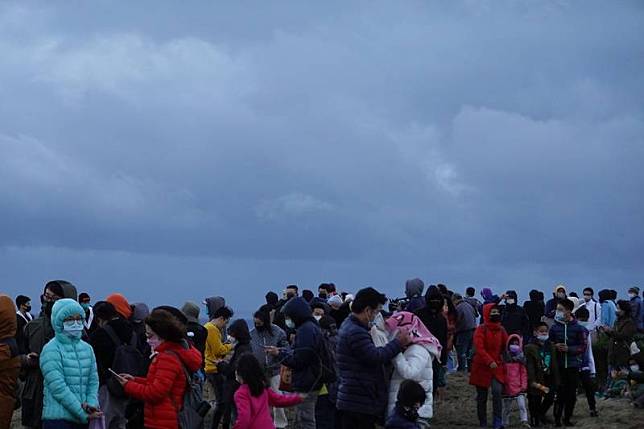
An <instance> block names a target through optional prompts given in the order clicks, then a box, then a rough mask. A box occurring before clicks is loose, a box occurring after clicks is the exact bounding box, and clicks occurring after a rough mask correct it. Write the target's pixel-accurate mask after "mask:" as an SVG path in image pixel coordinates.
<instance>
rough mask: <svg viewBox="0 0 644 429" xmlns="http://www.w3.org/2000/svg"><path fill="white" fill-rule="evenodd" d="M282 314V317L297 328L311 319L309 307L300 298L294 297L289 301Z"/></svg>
mask: <svg viewBox="0 0 644 429" xmlns="http://www.w3.org/2000/svg"><path fill="white" fill-rule="evenodd" d="M282 313H283V314H284V316H286V317H289V318H290V319H291V320H293V322H294V323H295V326H296V327H299V326H300V325H301V324H302V323H304V322H306V321H307V320H311V319H313V316H312V315H311V307H310V306H309V303H308V302H306V301H305V300H304V298H302V297H296V298H292V299H291V300H289V301H288V302H287V303H286V304H285V305H284V307H283V308H282ZM313 320H315V319H313Z"/></svg>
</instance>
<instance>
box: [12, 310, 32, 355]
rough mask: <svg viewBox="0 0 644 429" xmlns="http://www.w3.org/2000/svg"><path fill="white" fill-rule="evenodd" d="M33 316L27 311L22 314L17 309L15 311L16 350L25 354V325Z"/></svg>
mask: <svg viewBox="0 0 644 429" xmlns="http://www.w3.org/2000/svg"><path fill="white" fill-rule="evenodd" d="M33 319H34V318H33V316H32V315H31V314H29V313H27V315H26V316H23V315H22V313H20V312H19V311H18V312H16V324H17V325H16V342H17V343H18V350H20V354H26V353H27V349H28V347H29V346H28V340H27V335H25V326H27V323H29V322H31V321H32V320H33Z"/></svg>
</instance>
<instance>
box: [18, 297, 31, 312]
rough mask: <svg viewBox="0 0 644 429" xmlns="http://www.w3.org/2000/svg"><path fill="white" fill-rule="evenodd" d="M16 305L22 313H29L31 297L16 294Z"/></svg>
mask: <svg viewBox="0 0 644 429" xmlns="http://www.w3.org/2000/svg"><path fill="white" fill-rule="evenodd" d="M16 307H17V308H18V310H19V311H20V312H22V313H29V312H30V311H31V298H29V297H28V296H25V295H18V296H17V297H16Z"/></svg>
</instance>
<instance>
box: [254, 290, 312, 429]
mask: <svg viewBox="0 0 644 429" xmlns="http://www.w3.org/2000/svg"><path fill="white" fill-rule="evenodd" d="M282 313H283V314H284V319H285V324H286V326H287V327H288V328H290V329H295V332H296V334H295V342H294V343H293V348H292V350H285V349H281V350H280V349H279V348H277V347H275V346H268V347H266V353H268V354H270V355H272V356H279V359H280V360H281V361H282V364H283V365H284V366H286V367H288V368H291V370H292V371H293V390H294V391H295V392H298V393H306V394H307V396H306V398H305V399H304V401H303V402H302V403H300V404H298V405H297V408H296V416H295V420H296V427H297V428H302V429H315V427H316V425H315V404H316V402H317V398H318V392H319V390H320V388H321V387H322V382H321V381H320V377H319V374H321V368H320V358H319V357H318V355H319V352H318V351H319V350H320V344H321V341H322V331H321V330H320V325H319V324H318V322H317V321H316V320H315V319H314V318H313V315H312V313H311V307H310V306H309V304H308V302H307V301H306V300H305V299H304V298H302V297H296V298H291V299H290V300H289V301H288V302H287V303H286V304H285V305H284V307H283V308H282Z"/></svg>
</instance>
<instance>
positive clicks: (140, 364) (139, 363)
mask: <svg viewBox="0 0 644 429" xmlns="http://www.w3.org/2000/svg"><path fill="white" fill-rule="evenodd" d="M103 329H104V330H105V333H106V334H107V335H108V336H109V337H110V339H111V340H112V342H113V343H114V345H115V347H116V350H115V351H114V360H113V361H112V371H114V372H116V373H117V374H123V373H125V374H130V375H133V376H135V377H141V376H144V375H145V372H146V368H145V359H144V358H143V355H142V354H141V352H140V351H139V350H138V348H137V337H136V334H135V333H134V332H132V337H131V338H130V342H129V343H123V342H122V341H121V339H120V338H119V336H118V335H116V332H115V331H114V329H112V327H111V326H110V325H105V326H104V327H103ZM107 390H109V391H110V393H111V394H112V395H114V396H116V397H117V398H125V397H126V395H125V390H124V389H123V386H121V383H119V381H118V380H117V379H116V376H114V374H111V375H110V378H109V379H108V380H107Z"/></svg>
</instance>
